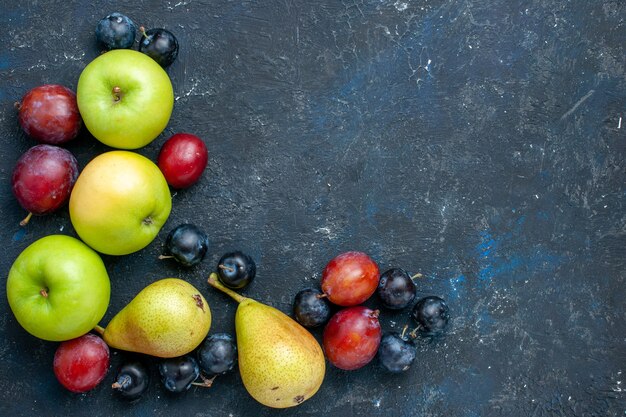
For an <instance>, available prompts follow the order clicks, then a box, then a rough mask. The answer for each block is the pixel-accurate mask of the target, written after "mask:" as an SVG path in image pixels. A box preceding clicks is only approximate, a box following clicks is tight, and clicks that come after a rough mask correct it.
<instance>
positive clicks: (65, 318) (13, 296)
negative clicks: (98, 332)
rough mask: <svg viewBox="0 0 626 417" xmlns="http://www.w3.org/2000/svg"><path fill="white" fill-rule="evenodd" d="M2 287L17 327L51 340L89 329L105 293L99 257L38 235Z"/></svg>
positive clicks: (67, 241) (76, 244)
mask: <svg viewBox="0 0 626 417" xmlns="http://www.w3.org/2000/svg"><path fill="white" fill-rule="evenodd" d="M6 288H7V298H8V299H9V306H10V307H11V310H12V311H13V314H14V315H15V318H16V319H17V321H18V322H19V323H20V325H22V327H23V328H24V329H26V331H27V332H29V333H30V334H32V335H33V336H36V337H39V338H41V339H45V340H51V341H63V340H69V339H74V338H76V337H79V336H82V335H84V334H85V333H87V332H88V331H90V330H91V329H93V328H94V327H95V326H96V325H97V324H98V322H99V321H100V320H101V319H102V317H103V316H104V313H106V310H107V307H108V306H109V298H110V295H111V283H110V281H109V275H108V274H107V270H106V268H105V266H104V263H103V262H102V259H101V258H100V256H99V255H98V254H97V253H96V252H95V251H94V250H93V249H91V248H90V247H88V246H87V245H85V244H84V243H83V242H81V241H80V240H78V239H76V238H73V237H70V236H65V235H50V236H46V237H43V238H41V239H39V240H37V241H36V242H34V243H32V244H31V245H30V246H28V247H27V248H26V249H24V251H22V253H20V254H19V256H18V257H17V259H16V260H15V262H13V266H11V269H10V270H9V277H8V279H7V283H6Z"/></svg>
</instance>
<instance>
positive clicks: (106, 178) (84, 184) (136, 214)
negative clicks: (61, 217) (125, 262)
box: [69, 151, 172, 255]
mask: <svg viewBox="0 0 626 417" xmlns="http://www.w3.org/2000/svg"><path fill="white" fill-rule="evenodd" d="M69 208H70V220H71V221H72V225H73V226H74V229H75V230H76V233H78V236H80V238H81V239H82V240H83V241H84V242H85V243H87V244H88V245H89V246H91V247H92V248H94V249H95V250H97V251H98V252H102V253H105V254H107V255H127V254H129V253H132V252H136V251H138V250H140V249H143V248H144V247H146V246H148V244H150V242H152V241H153V240H154V238H155V237H156V235H157V234H158V233H159V230H161V227H162V226H163V224H165V222H166V221H167V218H168V216H169V214H170V211H171V210H172V196H171V194H170V190H169V187H168V185H167V182H166V181H165V178H164V177H163V174H162V173H161V170H159V167H157V165H156V164H155V163H154V162H152V161H151V160H149V159H148V158H146V157H145V156H142V155H139V154H138V153H135V152H131V151H110V152H105V153H103V154H100V155H98V156H97V157H95V158H94V159H92V160H91V161H90V162H89V163H88V164H87V165H86V166H85V168H84V169H83V171H82V172H81V173H80V175H79V176H78V179H77V180H76V184H74V188H73V190H72V194H71V195H70V204H69Z"/></svg>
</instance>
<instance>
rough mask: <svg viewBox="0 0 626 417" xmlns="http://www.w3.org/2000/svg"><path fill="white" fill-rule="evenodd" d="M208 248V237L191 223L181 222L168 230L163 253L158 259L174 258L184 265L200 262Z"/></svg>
mask: <svg viewBox="0 0 626 417" xmlns="http://www.w3.org/2000/svg"><path fill="white" fill-rule="evenodd" d="M208 248H209V238H208V237H207V235H206V233H204V232H203V231H202V230H200V228H198V227H197V226H195V225H193V224H187V223H185V224H181V225H179V226H176V227H175V228H174V229H172V230H171V231H170V233H169V234H168V235H167V238H166V239H165V254H163V255H161V256H160V257H159V258H160V259H165V258H174V259H175V260H176V261H178V262H179V263H181V264H183V265H184V266H194V265H197V264H199V263H200V262H202V260H203V259H204V256H205V255H206V253H207V250H208Z"/></svg>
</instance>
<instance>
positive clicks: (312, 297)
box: [293, 288, 331, 327]
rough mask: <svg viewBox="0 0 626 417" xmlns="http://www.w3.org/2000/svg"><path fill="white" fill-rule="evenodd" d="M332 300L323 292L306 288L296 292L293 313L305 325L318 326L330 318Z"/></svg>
mask: <svg viewBox="0 0 626 417" xmlns="http://www.w3.org/2000/svg"><path fill="white" fill-rule="evenodd" d="M330 314H331V311H330V302H329V301H328V300H327V299H326V296H325V295H324V293H323V292H321V291H320V290H318V289H315V288H306V289H304V290H301V291H300V292H298V293H297V294H296V297H295V299H294V302H293V315H294V316H295V318H296V320H297V321H298V323H300V324H301V325H303V326H304V327H317V326H320V325H322V324H324V323H326V322H327V321H328V319H329V318H330Z"/></svg>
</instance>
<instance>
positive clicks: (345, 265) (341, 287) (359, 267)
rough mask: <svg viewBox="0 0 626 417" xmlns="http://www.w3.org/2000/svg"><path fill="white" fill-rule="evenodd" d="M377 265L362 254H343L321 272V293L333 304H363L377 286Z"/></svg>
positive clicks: (352, 252) (353, 252)
mask: <svg viewBox="0 0 626 417" xmlns="http://www.w3.org/2000/svg"><path fill="white" fill-rule="evenodd" d="M378 274H379V271H378V265H376V262H374V261H373V260H372V259H371V258H370V257H369V256H368V255H366V254H365V253H363V252H356V251H351V252H345V253H342V254H341V255H338V256H336V257H335V258H333V259H332V260H331V261H330V262H328V264H327V265H326V267H325V268H324V271H323V272H322V282H321V284H322V291H324V294H326V295H327V296H328V299H329V300H330V302H332V303H333V304H337V305H339V306H344V307H347V306H355V305H358V304H361V303H363V302H364V301H365V300H367V299H368V298H369V297H370V296H371V295H372V294H373V293H374V291H376V287H377V286H378Z"/></svg>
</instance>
